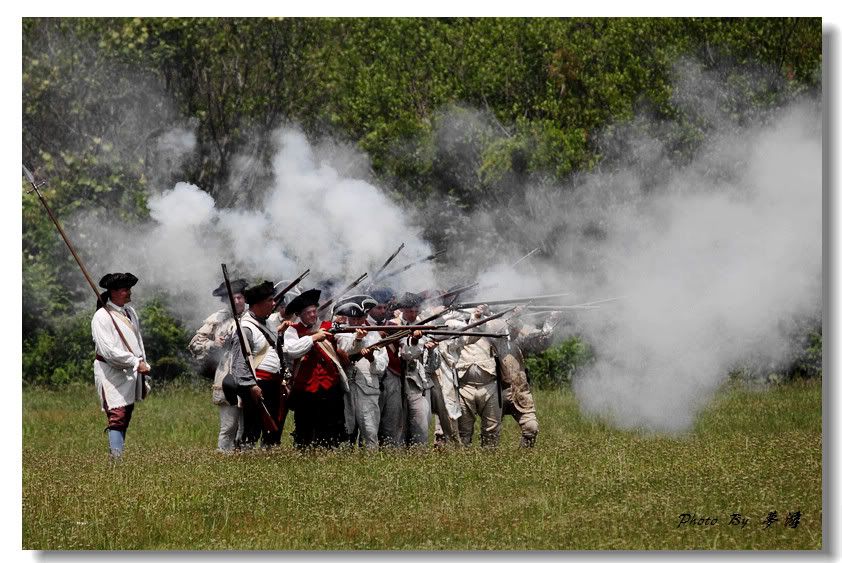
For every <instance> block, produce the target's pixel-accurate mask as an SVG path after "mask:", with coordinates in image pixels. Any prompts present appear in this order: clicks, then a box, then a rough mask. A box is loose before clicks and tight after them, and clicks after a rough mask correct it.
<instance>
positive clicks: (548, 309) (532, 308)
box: [524, 304, 600, 312]
mask: <svg viewBox="0 0 842 563" xmlns="http://www.w3.org/2000/svg"><path fill="white" fill-rule="evenodd" d="M524 308H525V309H529V310H530V311H538V312H553V311H570V310H576V309H584V310H590V309H599V308H600V307H599V306H598V305H585V304H581V305H527V306H526V307H524Z"/></svg>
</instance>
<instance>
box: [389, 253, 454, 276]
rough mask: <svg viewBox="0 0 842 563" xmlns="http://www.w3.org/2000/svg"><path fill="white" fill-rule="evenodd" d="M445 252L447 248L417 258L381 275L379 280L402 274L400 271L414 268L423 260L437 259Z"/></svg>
mask: <svg viewBox="0 0 842 563" xmlns="http://www.w3.org/2000/svg"><path fill="white" fill-rule="evenodd" d="M445 252H447V249H444V250H439V251H438V252H436V253H434V254H430V255H429V256H426V257H424V258H422V259H420V260H416V261H415V262H412V263H411V264H407V265H406V266H402V267H401V268H398V269H397V270H392V271H391V272H389V273H388V274H385V275H383V276H381V277H380V279H379V281H383V280H385V279H386V278H391V277H392V276H396V275H398V274H400V273H402V272H405V271H407V270H408V269H410V268H412V267H413V266H417V265H418V264H421V263H423V262H427V261H429V260H435V259H436V258H438V257H439V256H441V255H442V254H444V253H445Z"/></svg>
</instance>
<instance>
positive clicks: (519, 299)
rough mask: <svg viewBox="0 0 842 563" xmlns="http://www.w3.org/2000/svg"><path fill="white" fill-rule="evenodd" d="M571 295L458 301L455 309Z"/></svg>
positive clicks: (555, 294)
mask: <svg viewBox="0 0 842 563" xmlns="http://www.w3.org/2000/svg"><path fill="white" fill-rule="evenodd" d="M566 295H570V294H569V293H550V294H548V295H535V296H533V297H516V298H512V299H498V300H496V301H471V302H468V303H457V304H456V305H454V308H455V309H468V308H471V307H479V306H480V305H510V304H512V303H530V302H532V301H544V300H547V299H556V298H558V297H564V296H566Z"/></svg>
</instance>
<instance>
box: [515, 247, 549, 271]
mask: <svg viewBox="0 0 842 563" xmlns="http://www.w3.org/2000/svg"><path fill="white" fill-rule="evenodd" d="M539 250H541V247H540V246H538V247H536V248H535V250H532V251H530V252H527V253H526V254H525V255H524V256H522V257H520V258H519V259H517V260H516V261H515V262H514V264H512V265H511V266H509V268H514V267H515V266H517V265H518V264H520V263H521V262H523V261H524V260H526V259H527V258H529V257H530V256H532V255H533V254H535V253H536V252H538V251H539Z"/></svg>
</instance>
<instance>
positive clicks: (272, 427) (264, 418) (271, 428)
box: [222, 264, 278, 432]
mask: <svg viewBox="0 0 842 563" xmlns="http://www.w3.org/2000/svg"><path fill="white" fill-rule="evenodd" d="M222 277H223V278H224V279H225V289H226V290H227V291H228V301H229V302H230V304H231V314H232V315H234V326H235V327H236V329H237V339H238V340H239V341H240V351H241V352H242V353H243V360H244V361H245V362H246V365H247V366H248V368H249V371H250V372H251V375H252V377H254V380H255V381H257V375H256V374H255V373H254V366H252V365H251V361H250V359H249V358H250V356H251V354H249V351H248V348H247V347H246V339H245V337H243V329H242V327H241V326H240V317H239V316H238V315H237V306H236V305H235V304H234V292H233V291H231V282H230V280H229V279H228V267H227V266H226V265H225V264H222ZM257 406H258V410H259V411H260V421H261V422H262V423H263V429H264V430H266V431H267V432H277V431H278V425H277V424H276V423H275V419H274V417H273V416H272V415H271V414H270V413H269V409H268V408H266V403H265V402H264V401H263V399H261V400H260V401H258V405H257Z"/></svg>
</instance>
